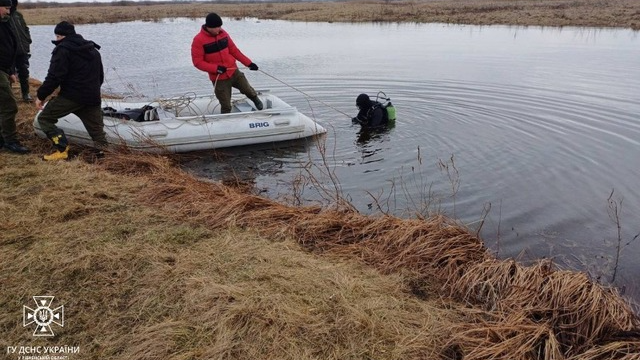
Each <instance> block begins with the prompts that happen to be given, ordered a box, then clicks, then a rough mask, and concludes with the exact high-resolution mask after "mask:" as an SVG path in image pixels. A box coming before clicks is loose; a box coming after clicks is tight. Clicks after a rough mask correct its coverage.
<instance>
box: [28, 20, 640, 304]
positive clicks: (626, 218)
mask: <svg viewBox="0 0 640 360" xmlns="http://www.w3.org/2000/svg"><path fill="white" fill-rule="evenodd" d="M201 23H202V20H197V21H194V20H190V19H174V20H170V21H169V20H167V21H163V22H130V23H120V24H97V25H81V26H77V27H76V28H77V31H78V32H79V33H81V34H82V35H84V36H85V37H86V38H88V39H91V40H94V41H95V42H97V43H98V44H100V45H101V46H102V50H101V53H102V55H103V61H104V64H105V70H106V77H107V81H106V83H105V85H104V87H103V90H105V91H111V92H116V93H120V94H127V95H133V96H140V95H142V96H146V97H150V98H153V97H159V96H166V95H181V94H186V93H189V92H195V93H199V94H208V93H211V91H212V86H211V83H210V82H209V81H208V78H207V76H206V74H204V73H202V72H200V71H198V70H196V69H195V68H193V66H192V65H191V59H190V44H191V40H192V38H193V36H194V35H195V34H196V32H197V31H199V26H200V24H201ZM224 27H225V29H226V30H227V31H229V33H230V34H231V35H232V37H233V39H234V41H235V42H236V44H237V45H238V46H239V47H240V49H241V50H242V51H243V52H244V53H245V54H246V55H248V56H249V57H250V58H251V59H252V60H253V61H254V62H256V63H257V64H258V65H259V66H260V70H262V71H263V72H260V71H259V72H252V71H245V74H246V75H247V77H248V79H249V81H250V82H251V83H252V84H253V86H254V87H255V88H256V89H270V90H271V91H273V92H274V93H275V94H277V95H278V96H279V97H281V98H282V99H284V100H285V101H287V102H288V103H290V104H292V105H294V106H297V107H298V108H299V109H300V110H301V111H302V112H304V113H306V114H307V115H309V116H312V117H313V118H315V119H317V121H318V122H320V123H321V124H322V125H323V126H325V127H326V128H328V129H329V132H328V134H327V135H326V136H325V137H324V138H323V139H321V140H320V141H319V142H308V143H304V142H302V143H295V144H280V145H277V146H266V147H252V148H241V149H230V150H223V151H219V152H216V153H213V152H211V153H202V154H197V156H192V157H187V158H185V161H184V164H185V167H186V168H188V169H190V171H192V172H194V173H196V174H198V175H200V176H204V177H208V178H212V179H216V180H222V179H227V178H230V177H236V178H239V179H242V180H245V181H248V182H250V183H253V184H254V185H255V188H256V189H258V190H259V191H261V193H262V194H263V195H264V196H269V197H273V198H282V197H283V196H287V195H289V197H291V196H290V195H291V194H292V192H293V189H294V188H295V189H298V190H296V193H297V194H299V196H300V197H301V198H304V199H307V200H317V199H324V200H326V198H325V197H324V196H323V195H322V194H319V193H316V192H314V191H313V188H312V186H310V185H309V184H307V183H304V182H303V183H302V185H298V186H296V185H293V184H299V183H296V181H295V180H296V179H297V177H298V175H300V174H303V175H309V174H312V175H313V177H314V178H315V179H316V180H315V181H317V182H320V183H322V184H324V186H325V187H326V188H327V189H333V188H334V187H335V185H334V184H337V187H338V188H339V189H340V191H341V193H342V195H343V196H344V197H346V198H348V199H350V200H351V201H352V202H353V204H354V205H355V206H356V207H357V208H358V209H359V210H360V211H361V212H363V213H372V214H375V213H379V212H380V211H384V212H389V213H393V214H396V215H399V216H403V217H410V216H414V215H415V213H417V212H418V213H423V214H425V213H428V212H434V211H440V212H443V213H445V214H447V215H449V216H452V217H454V218H456V219H459V220H460V221H461V222H463V223H465V224H467V225H468V226H470V227H471V228H472V229H477V228H478V227H479V225H480V223H481V222H480V220H481V219H484V220H485V221H484V224H483V226H482V227H481V235H482V237H483V239H484V240H485V242H486V244H487V246H488V247H489V248H490V249H492V250H493V251H494V252H495V253H497V254H498V256H500V257H517V258H519V259H520V260H521V261H523V262H527V261H529V260H533V259H539V258H554V259H556V260H557V261H558V262H561V263H563V264H565V266H567V267H569V268H573V269H581V270H587V271H589V272H590V273H591V274H592V275H593V276H594V277H600V278H601V280H602V281H603V282H607V281H609V280H611V278H612V275H613V268H614V263H615V260H616V245H617V244H618V235H617V227H616V223H615V222H614V221H613V220H612V218H614V219H615V218H616V216H615V215H614V216H610V211H609V207H608V201H607V199H608V198H609V196H610V194H611V193H612V191H613V196H612V200H613V201H614V203H615V204H617V205H618V209H619V210H621V211H620V212H619V215H618V217H617V218H618V219H619V222H620V225H621V237H620V238H621V242H622V245H623V246H624V248H623V251H622V252H621V255H620V259H619V260H620V263H619V265H618V268H617V270H618V272H617V278H616V281H615V285H616V286H619V287H620V288H622V289H623V291H625V294H626V295H627V296H629V297H632V298H635V299H636V300H638V299H640V277H639V276H638V274H640V264H639V263H638V260H637V259H638V258H639V257H640V239H637V240H636V241H632V242H631V243H630V244H629V245H626V244H627V243H629V242H630V241H631V240H632V239H633V238H634V236H636V235H637V234H638V233H640V221H639V220H640V186H639V179H640V95H639V94H640V61H639V59H640V39H639V35H640V33H638V32H633V31H630V30H623V29H584V28H549V27H545V28H541V27H509V26H463V25H446V24H335V23H296V22H287V21H259V20H256V19H247V20H232V19H225V24H224ZM31 32H32V35H33V38H34V44H33V45H32V54H33V57H32V59H31V60H32V61H31V63H32V76H33V77H36V78H38V79H44V76H45V74H46V70H47V67H48V61H49V58H50V51H51V49H52V48H53V45H51V43H50V40H51V39H52V38H53V26H32V27H31ZM378 91H383V92H385V93H386V94H387V95H388V96H389V97H390V98H391V99H392V102H393V104H394V105H395V107H396V109H397V114H398V120H397V124H396V126H395V127H394V128H393V129H390V130H389V131H388V132H386V133H382V134H376V135H375V136H364V135H366V134H359V128H358V127H357V126H353V125H351V122H350V117H351V116H355V114H356V108H355V98H356V96H357V95H358V94H360V93H363V92H364V93H368V94H370V95H372V96H375V95H376V94H377V92H378ZM318 144H322V145H323V146H324V147H325V150H323V151H319V150H318V147H317V145H318ZM308 161H311V162H312V163H314V164H316V166H315V167H311V169H309V170H307V169H308V167H306V166H305V164H306V163H307V162H308ZM327 174H332V176H333V177H334V179H337V181H336V182H334V181H331V176H328V175H327Z"/></svg>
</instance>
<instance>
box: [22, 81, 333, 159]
mask: <svg viewBox="0 0 640 360" xmlns="http://www.w3.org/2000/svg"><path fill="white" fill-rule="evenodd" d="M260 98H261V101H262V102H263V104H264V106H265V108H264V109H263V110H260V111H258V110H257V109H256V108H255V106H254V105H253V103H252V102H250V101H248V99H246V97H245V98H239V99H234V100H233V111H232V112H231V113H229V114H220V113H219V104H218V102H217V100H216V99H215V97H213V96H193V97H190V98H187V97H179V98H170V99H163V100H159V101H152V102H131V101H123V100H112V99H105V100H103V103H102V107H103V109H108V111H105V112H104V125H105V126H104V130H105V133H106V135H107V141H108V142H109V143H110V144H115V145H119V146H126V147H128V148H130V149H133V150H138V151H145V152H173V153H180V152H189V151H198V150H209V149H218V148H226V147H233V146H245V145H254V144H263V143H271V142H280V141H289V140H296V139H303V138H308V137H312V136H315V135H319V134H323V133H325V132H326V129H324V128H323V127H322V126H321V125H320V124H318V123H316V122H315V121H313V120H312V119H311V118H309V117H307V116H306V115H304V114H302V113H300V112H299V111H298V110H297V109H296V108H295V107H292V106H290V105H288V104H286V103H285V102H284V101H282V100H281V99H279V98H278V97H276V96H275V95H272V94H265V93H260ZM136 114H137V115H139V116H138V117H137V118H134V117H133V116H134V115H136ZM38 115H39V113H38ZM38 115H36V118H35V119H34V129H35V132H36V134H37V135H38V136H40V137H46V136H45V134H44V132H43V131H42V130H41V128H40V124H39V122H38ZM136 120H140V121H136ZM56 125H57V126H58V127H59V128H60V129H62V130H63V131H64V132H65V134H66V136H67V138H68V139H69V141H70V142H71V143H77V144H83V145H89V146H91V145H93V141H92V140H91V137H90V136H89V134H88V133H87V131H86V129H85V127H84V125H83V124H82V121H81V120H80V119H79V118H78V117H77V116H75V115H74V114H69V115H67V116H65V117H63V118H60V119H59V120H58V123H57V124H56Z"/></svg>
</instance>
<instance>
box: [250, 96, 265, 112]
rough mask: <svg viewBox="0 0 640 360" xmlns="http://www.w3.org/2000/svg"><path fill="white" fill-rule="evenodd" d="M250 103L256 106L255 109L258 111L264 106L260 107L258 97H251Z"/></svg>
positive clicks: (260, 103)
mask: <svg viewBox="0 0 640 360" xmlns="http://www.w3.org/2000/svg"><path fill="white" fill-rule="evenodd" d="M251 101H253V103H254V104H255V105H256V109H258V110H262V109H263V108H264V106H263V105H262V101H260V98H259V97H257V96H256V97H252V98H251Z"/></svg>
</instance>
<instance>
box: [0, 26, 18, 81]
mask: <svg viewBox="0 0 640 360" xmlns="http://www.w3.org/2000/svg"><path fill="white" fill-rule="evenodd" d="M17 44H18V42H17V41H16V37H15V35H14V34H13V31H11V24H9V22H8V21H4V22H0V71H3V72H5V73H7V74H13V73H15V62H16V52H17V46H18V45H17Z"/></svg>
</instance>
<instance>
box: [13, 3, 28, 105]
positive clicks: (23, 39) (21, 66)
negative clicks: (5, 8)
mask: <svg viewBox="0 0 640 360" xmlns="http://www.w3.org/2000/svg"><path fill="white" fill-rule="evenodd" d="M9 24H11V30H13V33H14V35H15V36H16V40H17V43H18V44H17V45H18V52H17V54H16V70H17V72H18V80H20V90H21V91H22V100H24V101H26V102H32V101H33V99H32V98H31V95H30V94H29V58H30V57H31V32H30V31H29V26H27V22H26V21H24V17H23V16H22V14H21V13H20V11H18V0H11V16H10V17H9Z"/></svg>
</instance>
